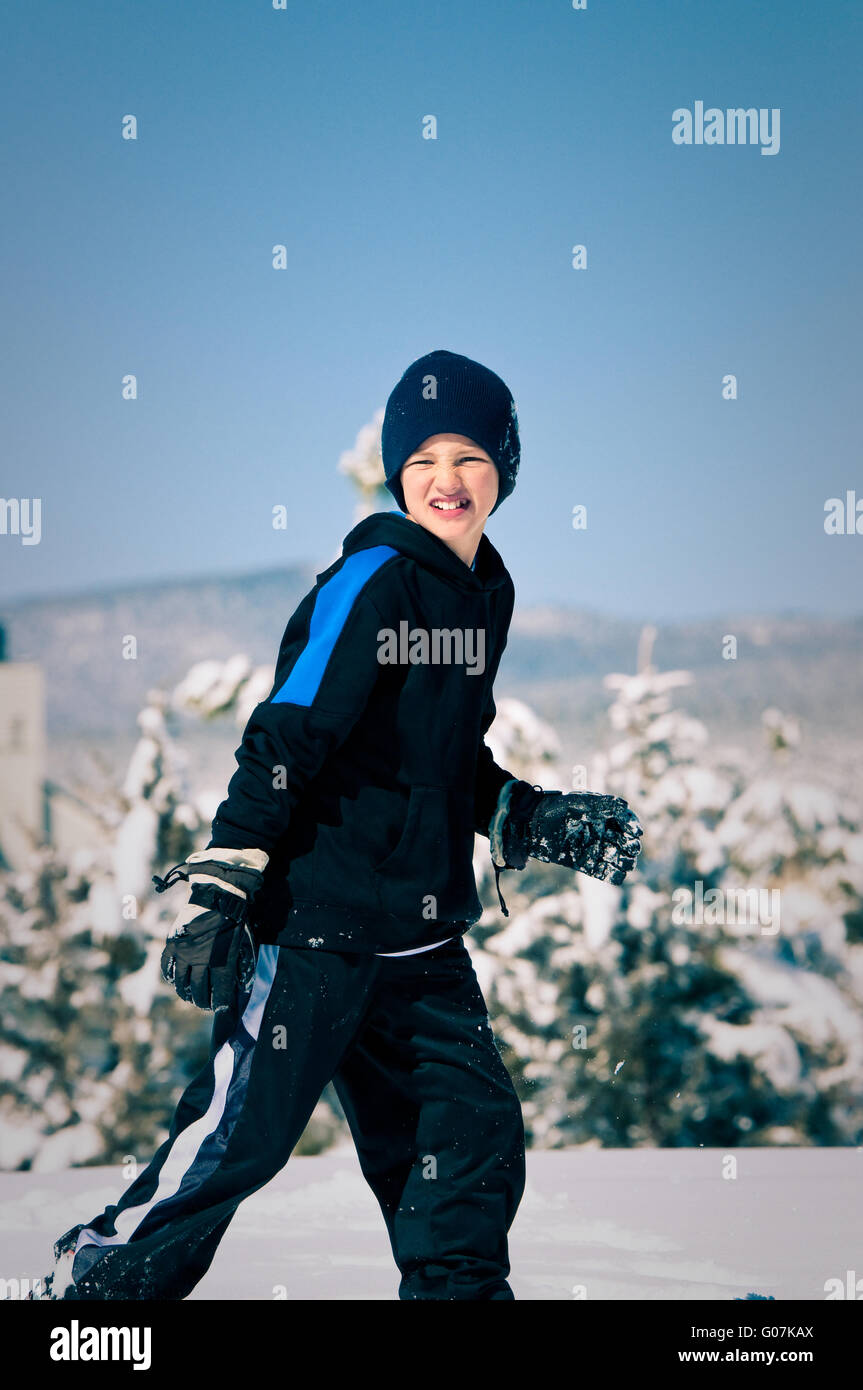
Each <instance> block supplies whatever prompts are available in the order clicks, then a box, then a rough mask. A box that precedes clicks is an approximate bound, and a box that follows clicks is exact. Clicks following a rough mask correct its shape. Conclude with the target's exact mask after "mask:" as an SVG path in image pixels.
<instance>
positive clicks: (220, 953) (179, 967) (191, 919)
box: [153, 848, 268, 1013]
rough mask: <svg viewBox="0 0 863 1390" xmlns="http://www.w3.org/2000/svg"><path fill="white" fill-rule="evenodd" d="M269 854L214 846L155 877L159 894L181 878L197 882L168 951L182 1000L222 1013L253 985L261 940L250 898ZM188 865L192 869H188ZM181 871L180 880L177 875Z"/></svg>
mask: <svg viewBox="0 0 863 1390" xmlns="http://www.w3.org/2000/svg"><path fill="white" fill-rule="evenodd" d="M267 862H268V856H267V855H266V854H265V853H264V851H263V850H260V849H251V850H249V849H244V850H236V849H215V848H214V849H209V850H199V851H198V852H197V853H196V854H190V855H189V857H188V859H186V860H184V862H183V864H182V865H176V866H175V867H174V868H173V869H170V870H169V871H168V873H167V874H166V876H165V878H163V879H161V878H159V877H158V876H157V875H154V876H153V882H154V883H155V885H156V892H157V893H164V891H165V889H166V888H169V887H170V886H171V884H172V883H175V882H176V881H177V878H183V879H187V880H188V882H189V884H190V885H191V889H190V893H189V899H188V902H187V903H186V905H185V907H183V908H182V909H181V910H180V912H179V913H178V915H177V917H176V918H175V920H174V923H173V927H172V930H171V935H170V936H169V937H168V940H167V942H166V944H165V949H164V951H163V952H162V959H161V967H162V975H163V977H164V978H165V979H166V980H167V981H168V983H169V984H172V985H173V986H174V989H175V990H176V991H177V994H178V995H179V996H180V998H181V999H183V1000H185V1001H186V1002H188V1003H191V1004H194V1005H195V1006H196V1007H197V1008H199V1009H209V1010H212V1011H213V1012H214V1013H218V1012H219V1010H220V1009H227V1008H229V1007H230V1005H231V1004H232V1002H233V1000H234V997H235V991H236V989H237V986H238V985H239V987H240V989H241V990H242V991H243V992H245V991H247V990H249V989H250V988H251V984H252V981H253V979H254V977H255V967H256V964H257V943H256V941H255V937H254V934H253V932H252V929H251V927H250V926H249V921H248V910H249V901H250V899H251V898H252V897H253V896H254V894H255V893H256V892H257V891H258V889H259V888H260V887H261V885H262V883H263V871H264V869H265V868H266V865H267ZM184 867H188V868H189V869H190V870H192V872H187V873H184V872H183V868H184ZM171 874H176V878H173V879H172V878H171Z"/></svg>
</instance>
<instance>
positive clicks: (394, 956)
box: [49, 351, 641, 1300]
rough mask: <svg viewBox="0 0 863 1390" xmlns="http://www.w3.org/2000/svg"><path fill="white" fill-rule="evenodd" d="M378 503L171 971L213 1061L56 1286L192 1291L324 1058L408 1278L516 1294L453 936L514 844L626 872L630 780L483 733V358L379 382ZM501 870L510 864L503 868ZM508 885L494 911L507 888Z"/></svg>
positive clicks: (452, 359)
mask: <svg viewBox="0 0 863 1390" xmlns="http://www.w3.org/2000/svg"><path fill="white" fill-rule="evenodd" d="M382 455H383V461H384V468H385V472H386V480H387V486H388V488H389V489H390V491H391V492H392V493H393V496H394V497H395V499H396V501H397V502H398V505H399V510H397V511H395V512H388V513H381V514H377V515H374V516H370V517H367V518H366V519H365V520H364V521H361V522H360V523H359V525H357V526H355V527H354V529H353V530H352V531H351V532H350V534H349V535H348V536H347V537H346V539H345V542H344V546H343V552H342V555H341V557H340V558H339V559H338V560H337V561H335V562H334V563H333V564H332V565H330V566H329V568H328V569H327V570H325V571H324V572H323V573H322V574H320V575H319V576H318V577H317V582H316V584H315V587H314V588H313V589H312V590H311V591H310V593H309V594H307V595H306V597H305V598H304V599H303V600H302V602H301V603H300V605H299V607H298V608H297V610H296V612H295V613H294V615H293V617H292V618H291V619H290V621H289V623H288V625H287V629H286V631H285V634H284V637H283V639H282V643H281V646H280V650H279V655H278V660H277V664H276V673H275V681H274V684H273V688H272V691H271V693H270V695H269V696H268V698H267V699H266V700H265V701H264V702H263V703H262V704H259V705H258V706H257V707H256V709H255V710H254V711H253V713H252V715H251V717H250V719H249V721H248V723H247V725H246V729H245V732H244V734H243V741H242V744H241V746H240V748H239V749H238V750H237V753H236V758H237V764H238V766H237V770H236V772H235V773H234V775H233V777H232V778H231V781H230V783H229V786H228V794H227V798H226V800H224V801H223V802H222V803H221V805H220V806H219V808H218V810H217V812H216V816H215V819H214V821H213V824H212V828H211V839H210V843H209V845H208V846H207V848H206V849H205V850H201V851H198V852H197V853H194V854H191V855H190V856H189V858H188V859H187V860H186V861H185V863H184V864H183V865H182V866H180V865H178V866H176V867H175V868H174V869H172V870H170V872H169V874H168V875H167V877H166V878H165V879H158V878H156V879H155V880H154V881H155V882H156V885H157V889H158V891H160V892H161V891H163V890H164V889H165V888H167V887H168V886H170V884H171V883H172V882H174V881H176V880H175V879H173V878H172V877H171V875H172V874H173V875H176V876H177V877H179V878H183V879H187V880H188V882H189V884H190V894H189V901H188V903H187V904H186V906H185V907H184V908H183V909H182V910H181V912H180V913H179V915H178V917H177V919H176V921H175V923H174V927H173V931H172V935H171V937H170V938H169V940H168V943H167V945H166V947H165V952H164V954H163V957H162V968H163V973H164V974H165V977H166V979H168V980H170V981H171V982H172V983H173V984H174V987H175V989H176V990H177V992H178V993H179V994H180V996H181V998H184V999H188V1000H189V1001H190V1002H192V1003H194V1004H196V1005H197V1006H198V1007H199V1008H203V1009H211V1010H213V1012H214V1025H213V1037H212V1043H211V1048H210V1059H209V1062H208V1064H207V1066H206V1067H205V1068H204V1069H203V1070H202V1072H201V1073H200V1074H199V1075H198V1076H197V1077H196V1078H195V1079H194V1080H193V1081H192V1082H191V1084H190V1085H189V1087H188V1088H187V1090H186V1091H185V1092H184V1094H183V1096H182V1098H181V1100H180V1102H179V1105H178V1107H177V1111H176V1113H175V1115H174V1118H173V1121H172V1124H171V1129H170V1134H169V1137H168V1139H167V1140H166V1141H165V1143H164V1144H163V1145H162V1146H161V1148H160V1149H159V1150H158V1152H157V1153H156V1155H155V1157H154V1158H153V1160H152V1162H151V1163H150V1165H149V1166H148V1167H147V1168H146V1169H145V1170H144V1172H142V1173H141V1174H140V1175H139V1176H138V1177H137V1179H136V1180H135V1182H134V1183H132V1185H131V1186H130V1187H129V1188H128V1190H127V1191H126V1192H125V1193H124V1194H123V1195H122V1197H121V1198H120V1200H119V1202H118V1203H117V1205H116V1206H109V1207H108V1208H106V1210H105V1211H104V1212H102V1213H101V1215H99V1216H97V1217H96V1218H95V1219H94V1220H93V1221H91V1222H90V1223H89V1225H86V1226H84V1225H79V1226H76V1227H74V1228H73V1230H71V1231H69V1232H67V1233H66V1235H65V1236H62V1237H61V1238H60V1239H59V1240H58V1241H57V1243H56V1245H55V1255H56V1257H57V1265H56V1268H55V1273H54V1275H53V1282H52V1288H51V1290H50V1294H49V1296H50V1297H54V1298H71V1299H121V1298H133V1299H182V1298H185V1297H186V1295H187V1294H188V1293H189V1292H190V1291H191V1290H192V1289H193V1288H194V1286H195V1285H196V1284H197V1282H198V1281H199V1280H200V1278H201V1277H202V1275H203V1274H204V1273H205V1271H206V1270H207V1268H208V1267H209V1265H210V1262H211V1261H212V1259H213V1256H214V1254H215V1251H216V1248H217V1246H218V1243H219V1240H220V1239H221V1237H222V1235H223V1234H224V1232H225V1230H226V1228H227V1226H228V1224H229V1222H230V1220H231V1218H232V1216H233V1214H234V1212H235V1210H236V1208H237V1206H238V1205H239V1203H240V1202H241V1201H242V1200H243V1198H244V1197H247V1196H249V1194H250V1193H252V1192H254V1191H256V1190H257V1189H258V1188H260V1187H262V1186H263V1185H264V1184H265V1183H266V1182H268V1181H269V1179H270V1178H271V1177H273V1175H274V1174H275V1173H277V1172H278V1171H279V1169H280V1168H282V1167H283V1165H284V1164H285V1163H286V1162H287V1160H288V1158H289V1156H290V1154H291V1152H292V1150H293V1148H294V1146H295V1145H296V1143H297V1140H298V1139H299V1137H300V1135H301V1134H302V1132H303V1129H304V1128H305V1126H306V1123H307V1121H308V1119H309V1116H310V1115H311V1113H312V1110H313V1109H314V1107H315V1105H316V1103H317V1101H318V1099H319V1097H320V1094H321V1092H322V1090H323V1089H324V1087H325V1086H326V1084H327V1083H328V1082H329V1081H332V1082H333V1084H334V1087H335V1090H336V1093H337V1095H338V1097H339V1101H340V1103H341V1105H342V1107H343V1109H344V1112H345V1116H346V1118H347V1121H348V1124H349V1126H350V1130H351V1134H352V1136H353V1139H354V1142H355V1144H356V1149H357V1154H358V1156H359V1160H360V1164H361V1167H362V1171H363V1174H364V1176H365V1178H366V1180H367V1181H368V1183H369V1185H370V1186H371V1188H372V1190H373V1192H374V1194H375V1196H376V1198H377V1200H378V1202H379V1204H380V1206H381V1209H382V1212H383V1216H384V1220H385V1222H386V1225H387V1231H388V1233H389V1238H390V1243H391V1246H392V1251H393V1255H394V1257H395V1261H396V1264H397V1265H398V1268H399V1271H400V1274H401V1281H400V1284H399V1290H398V1292H399V1298H401V1299H479V1300H486V1299H488V1300H493V1299H494V1300H497V1299H512V1298H513V1293H512V1290H511V1289H510V1286H509V1283H508V1282H507V1275H508V1274H509V1268H510V1267H509V1260H508V1250H507V1233H508V1231H509V1228H510V1226H511V1224H512V1221H513V1218H514V1216H515V1212H516V1209H517V1207H518V1204H519V1202H520V1200H521V1196H522V1192H523V1189H524V1176H525V1172H524V1169H525V1154H524V1129H523V1124H522V1115H521V1107H520V1104H519V1101H518V1098H517V1096H516V1093H515V1090H514V1087H513V1085H512V1082H511V1080H510V1077H509V1074H508V1072H507V1070H506V1068H505V1066H504V1065H503V1062H502V1061H501V1058H500V1055H499V1053H498V1051H497V1048H496V1046H495V1042H494V1037H493V1034H492V1030H491V1027H490V1025H489V1020H488V1015H487V1010H486V1007H485V1002H484V1000H483V997H482V994H481V992H480V989H479V985H478V982H477V979H476V976H475V974H474V970H473V967H472V965H471V961H470V957H469V954H468V952H467V950H466V948H465V945H464V942H463V940H462V938H463V935H464V933H465V932H466V931H468V929H469V928H470V927H471V925H472V924H473V923H475V922H476V921H477V920H478V919H479V917H480V914H481V911H482V908H481V904H480V902H479V898H478V896H477V892H476V884H475V881H474V875H473V864H472V856H473V844H474V835H475V834H476V833H479V834H481V835H484V836H487V837H488V838H489V842H490V848H491V853H492V860H493V863H494V866H495V871H496V874H497V873H499V872H500V870H501V869H504V868H517V869H518V868H523V867H524V865H525V863H526V861H527V858H528V857H529V856H531V857H535V858H539V859H543V860H546V861H552V862H557V863H564V864H568V865H569V866H570V867H572V868H574V869H581V870H582V871H584V872H586V873H588V874H591V875H592V876H594V877H597V878H605V879H611V881H612V882H615V883H620V882H622V881H623V878H624V876H625V874H626V873H627V872H628V870H629V869H631V868H632V867H633V866H634V864H635V861H636V856H637V854H638V849H639V836H640V835H641V827H640V825H639V824H638V821H637V820H636V818H635V817H634V816H633V815H632V813H631V812H630V811H629V810H628V807H627V805H626V803H625V802H624V801H621V800H619V799H617V798H613V797H606V796H592V795H591V794H590V793H582V794H579V795H571V796H565V795H563V794H562V793H560V792H543V791H542V790H541V789H538V788H534V787H531V786H530V785H529V784H527V783H525V782H523V781H519V780H518V779H517V778H515V777H513V776H512V775H511V774H510V773H509V772H507V771H506V770H505V769H503V768H501V767H498V766H497V764H496V763H495V762H494V760H493V758H492V756H491V753H490V751H489V749H488V747H487V746H486V744H485V742H484V735H485V733H486V731H487V730H488V728H489V725H490V724H491V722H492V720H493V718H494V715H495V705H494V699H493V696H492V687H493V684H494V679H495V675H496V672H497V669H498V664H499V662H500V658H501V654H502V652H503V649H504V645H505V642H506V635H507V629H508V627H509V622H510V618H511V615H512V609H513V602H514V590H513V585H512V580H511V579H510V576H509V574H508V572H507V570H506V569H505V567H504V565H503V562H502V560H501V558H500V556H499V555H498V553H497V551H496V550H495V549H494V548H493V546H492V545H491V543H490V542H489V541H488V539H487V538H486V537H485V536H484V535H483V530H484V527H485V523H486V521H487V519H488V517H489V516H490V515H491V514H492V513H493V512H494V511H496V509H497V508H498V507H499V506H500V504H501V502H502V501H503V500H504V498H506V497H507V496H508V495H509V494H510V493H511V492H512V490H513V488H514V486H515V478H516V472H517V469H518V462H519V441H518V423H517V418H516V411H515V404H514V402H513V399H512V396H511V395H510V392H509V390H508V388H507V387H506V386H505V384H504V383H503V382H502V381H501V379H500V378H499V377H498V376H496V375H495V373H494V372H492V371H490V370H489V369H488V368H486V367H483V366H481V365H480V364H479V363H476V362H473V361H471V360H470V359H469V358H466V357H462V356H460V355H458V354H456V353H451V352H445V351H437V352H432V353H430V354H428V355H427V356H425V357H422V358H420V359H419V360H418V361H416V362H414V363H413V364H412V365H411V366H410V367H408V369H407V371H406V372H405V373H404V375H403V376H402V378H401V380H400V381H399V382H398V384H397V385H396V387H395V388H394V390H393V391H392V393H391V395H390V398H389V400H388V402H387V408H386V412H385V418H384V424H383V431H382ZM498 891H499V890H498ZM501 905H502V907H503V908H504V911H506V908H505V905H504V904H503V899H502V898H501Z"/></svg>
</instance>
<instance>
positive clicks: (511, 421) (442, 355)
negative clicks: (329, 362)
mask: <svg viewBox="0 0 863 1390" xmlns="http://www.w3.org/2000/svg"><path fill="white" fill-rule="evenodd" d="M433 434H464V435H466V436H467V437H468V438H469V439H474V440H476V442H477V444H480V445H481V446H482V447H483V449H485V451H486V453H487V454H488V455H489V456H490V458H492V459H494V462H495V464H496V466H497V471H498V479H499V481H498V492H497V501H496V502H495V504H494V506H493V507H492V509H491V510H492V512H496V511H497V509H498V507H499V506H500V504H501V502H502V501H503V499H504V498H505V497H509V494H510V493H511V492H512V490H513V488H514V487H515V478H516V474H517V472H518V463H519V457H520V452H521V449H520V444H519V438H518V417H517V415H516V411H515V401H514V400H513V398H512V394H511V393H510V390H509V387H508V386H506V384H505V383H504V382H503V381H501V379H500V377H499V376H497V375H496V374H495V373H494V372H493V371H491V369H490V368H489V367H483V366H482V364H481V363H479V362H474V361H472V359H471V358H470V357H462V356H461V355H460V354H459V353H457V352H446V351H445V350H444V349H443V348H438V349H437V350H436V351H435V352H429V353H426V355H425V357H418V358H417V360H416V362H412V363H411V365H410V366H409V367H408V369H407V371H406V372H405V373H404V375H403V376H402V378H401V380H400V381H399V382H398V383H397V384H396V386H394V387H393V390H392V391H391V393H390V397H389V400H388V401H387V407H386V411H385V412H384V423H383V428H382V430H381V454H382V455H383V461H384V472H385V474H386V480H387V482H386V485H387V487H388V488H389V490H390V492H391V493H392V495H393V497H394V498H395V499H396V501H397V502H398V504H399V506H400V507H401V508H402V510H403V511H404V510H405V499H404V493H403V492H402V486H401V480H400V478H399V472H400V470H401V467H402V464H403V463H404V461H405V459H407V458H410V456H411V454H412V453H413V452H414V451H415V450H416V449H417V448H418V446H419V445H420V444H422V442H423V440H424V439H428V438H429V437H430V436H431V435H433Z"/></svg>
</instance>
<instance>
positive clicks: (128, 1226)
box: [69, 938, 525, 1299]
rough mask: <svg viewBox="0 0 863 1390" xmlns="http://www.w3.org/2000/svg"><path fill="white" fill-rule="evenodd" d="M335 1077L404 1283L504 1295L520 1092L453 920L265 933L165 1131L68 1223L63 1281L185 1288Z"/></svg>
mask: <svg viewBox="0 0 863 1390" xmlns="http://www.w3.org/2000/svg"><path fill="white" fill-rule="evenodd" d="M329 1081H332V1082H333V1084H334V1086H335V1089H336V1093H337V1095H338V1097H339V1100H340V1102H341V1104H342V1106H343V1108H344V1111H345V1115H346V1116H347V1120H348V1123H349V1125H350V1128H351V1133H352V1135H353V1138H354V1142H355V1144H356V1148H357V1153H358V1155H359V1159H360V1164H361V1166H362V1171H363V1174H364V1175H365V1178H366V1180H367V1182H368V1183H369V1185H370V1186H371V1188H372V1190H373V1191H374V1193H375V1196H376V1197H377V1199H378V1202H379V1203H380V1206H381V1209H382V1211H383V1214H384V1219H385V1221H386V1225H387V1230H388V1232H389V1237H390V1243H391V1245H392V1250H393V1254H394V1256H395V1260H396V1264H397V1265H398V1268H399V1270H400V1272H401V1282H400V1284H399V1298H402V1299H414V1298H423V1299H431V1298H437V1299H511V1298H512V1297H513V1294H512V1291H511V1289H510V1286H509V1284H508V1283H507V1275H508V1274H509V1259H508V1253H507V1232H508V1230H509V1228H510V1226H511V1224H512V1221H513V1218H514V1216H515V1213H516V1209H517V1207H518V1204H519V1202H520V1200H521V1196H522V1193H523V1191H524V1179H525V1155H524V1128H523V1124H522V1115H521V1106H520V1104H519V1101H518V1097H517V1096H516V1093H515V1090H514V1088H513V1085H512V1081H511V1080H510V1077H509V1073H508V1072H507V1070H506V1067H505V1066H504V1064H503V1062H502V1060H501V1058H500V1054H499V1053H498V1051H497V1048H496V1046H495V1043H494V1039H493V1036H492V1031H491V1028H490V1026H489V1021H488V1015H487V1010H486V1006H485V1002H484V1000H483V997H482V993H481V991H480V988H479V984H478V982H477V978H476V975H475V973H474V970H473V966H472V964H471V960H470V956H469V954H468V951H467V949H466V947H465V945H464V942H463V941H462V940H461V938H456V940H454V941H452V942H448V943H447V944H445V945H443V946H440V947H437V948H436V949H435V950H433V951H428V952H423V953H421V954H417V955H413V956H402V957H395V958H393V957H391V958H385V957H380V956H358V955H343V954H337V953H334V952H329V951H326V952H325V951H317V950H302V949H296V948H293V947H284V946H282V947H280V946H275V945H273V946H270V945H265V946H262V947H261V948H260V951H259V955H258V966H257V972H256V975H255V981H254V984H253V986H252V989H251V992H250V993H249V994H246V995H243V996H241V997H240V998H239V999H238V1001H237V1004H236V1007H235V1008H234V1009H233V1010H226V1011H224V1012H222V1013H220V1014H218V1015H216V1018H215V1021H214V1026H213V1037H212V1042H211V1046H210V1057H209V1061H208V1063H207V1065H206V1066H205V1067H204V1068H203V1069H202V1070H201V1072H199V1074H198V1075H197V1076H196V1077H195V1079H194V1080H193V1081H192V1082H191V1083H190V1085H189V1086H188V1087H187V1089H186V1090H185V1092H184V1093H183V1095H182V1097H181V1099H180V1102H179V1104H178V1106H177V1110H176V1112H175V1114H174V1118H173V1120H172V1123H171V1128H170V1133H169V1136H168V1138H167V1139H166V1140H165V1142H164V1144H162V1146H161V1147H160V1148H159V1150H158V1151H157V1153H156V1155H155V1157H154V1158H153V1160H152V1162H151V1163H150V1164H149V1166H148V1167H147V1168H146V1169H145V1170H144V1171H143V1172H142V1173H140V1174H139V1175H138V1177H137V1178H136V1179H135V1181H134V1182H133V1183H132V1184H131V1186H130V1187H129V1188H128V1190H127V1191H126V1192H125V1193H124V1194H123V1196H122V1197H121V1199H120V1201H119V1202H118V1203H117V1205H116V1206H109V1207H107V1208H106V1209H105V1211H104V1212H102V1213H101V1214H100V1215H99V1216H97V1217H96V1218H95V1219H94V1220H93V1221H92V1222H90V1224H89V1225H88V1226H86V1227H84V1228H83V1229H82V1231H81V1233H80V1235H79V1236H78V1241H77V1245H76V1254H75V1259H74V1264H73V1277H74V1281H75V1289H74V1293H70V1295H69V1296H70V1297H72V1298H81V1299H91V1298H92V1299H123V1298H126V1299H181V1298H185V1297H186V1295H187V1294H188V1293H189V1292H190V1291H191V1290H192V1289H193V1288H194V1287H195V1285H196V1284H197V1283H198V1281H199V1280H200V1279H201V1278H202V1276H203V1275H204V1273H205V1272H206V1270H207V1269H208V1268H209V1266H210V1263H211V1261H212V1259H213V1256H214V1255H215V1252H216V1248H217V1246H218V1244H219V1241H220V1239H221V1237H222V1236H223V1235H224V1233H225V1230H226V1229H227V1227H228V1224H229V1222H230V1220H231V1217H232V1216H233V1214H234V1212H235V1211H236V1209H237V1207H238V1205H239V1203H240V1202H241V1201H242V1200H243V1198H244V1197H248V1196H249V1195H250V1193H252V1192H255V1191H257V1189H258V1188H260V1187H263V1186H264V1184H265V1183H267V1182H268V1181H269V1180H270V1178H272V1177H273V1176H274V1174H276V1173H277V1172H278V1171H279V1169H280V1168H282V1167H283V1166H284V1165H285V1163H287V1161H288V1158H289V1157H290V1155H291V1152H292V1150H293V1148H294V1146H295V1145H296V1143H297V1141H298V1139H299V1138H300V1135H301V1134H302V1132H303V1130H304V1128H305V1126H306V1124H307V1122H308V1120H309V1117H310V1115H311V1113H312V1111H313V1109H314V1107H315V1105H316V1104H317V1102H318V1099H319V1098H320V1095H321V1092H322V1090H323V1089H324V1087H325V1086H326V1084H327V1082H329ZM273 1235H274V1238H275V1239H278V1231H277V1230H276V1231H274V1232H273Z"/></svg>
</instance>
